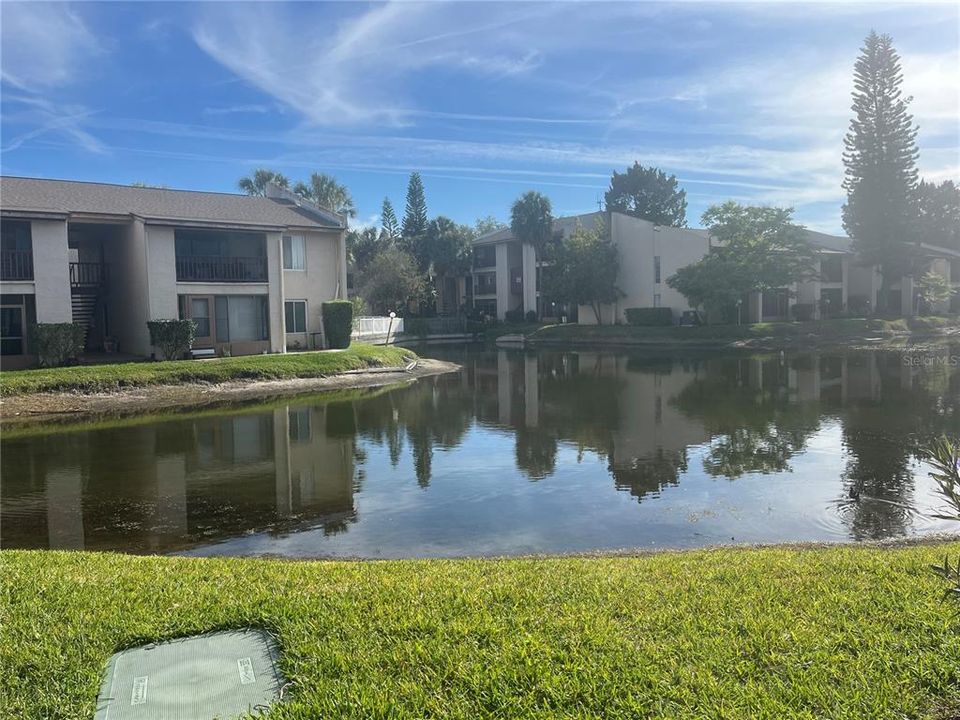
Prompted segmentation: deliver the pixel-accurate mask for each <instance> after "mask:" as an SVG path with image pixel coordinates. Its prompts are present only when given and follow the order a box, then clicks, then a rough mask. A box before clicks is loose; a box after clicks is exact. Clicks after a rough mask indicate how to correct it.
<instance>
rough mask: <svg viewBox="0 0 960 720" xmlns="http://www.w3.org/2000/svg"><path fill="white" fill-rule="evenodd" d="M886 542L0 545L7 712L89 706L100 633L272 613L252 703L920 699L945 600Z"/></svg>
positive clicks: (950, 659)
mask: <svg viewBox="0 0 960 720" xmlns="http://www.w3.org/2000/svg"><path fill="white" fill-rule="evenodd" d="M944 554H949V555H951V556H954V557H955V556H956V555H957V554H960V543H954V544H951V545H940V546H913V547H908V548H902V549H897V550H881V549H870V548H862V547H852V546H847V547H835V548H830V549H816V550H813V549H785V548H780V549H758V550H734V549H721V550H709V551H697V552H689V553H665V554H660V555H651V556H645V557H635V558H625V557H624V558H593V559H590V558H553V559H516V560H458V561H445V560H441V561H403V562H284V561H278V560H243V559H225V560H219V559H218V560H210V559H186V558H148V557H129V556H122V555H102V554H88V553H63V552H21V551H4V552H2V553H0V603H2V605H0V698H3V700H2V702H3V705H4V710H5V712H6V716H7V717H22V718H31V719H32V718H37V719H39V718H84V719H87V718H90V717H91V716H92V714H93V711H94V705H95V698H96V695H97V690H98V688H99V684H100V674H101V671H102V668H103V667H104V664H105V662H106V660H107V658H108V657H109V656H110V654H111V653H113V652H114V651H115V650H117V649H118V648H123V647H127V646H131V645H134V644H139V643H142V642H146V641H152V640H161V639H165V638H174V637H178V636H182V635H186V634H190V633H198V632H203V631H208V630H212V629H224V628H237V627H248V626H257V627H264V628H267V629H268V630H270V631H271V632H273V633H274V634H275V635H276V637H277V639H278V641H279V643H280V645H281V647H282V649H283V655H282V659H281V666H282V669H283V671H284V672H285V673H286V675H287V677H288V679H291V680H293V681H295V683H296V685H295V686H294V688H293V692H292V694H291V695H290V699H289V702H286V703H284V704H283V705H281V706H279V707H278V709H277V710H276V711H275V712H271V714H270V717H271V718H277V719H279V718H364V719H366V718H427V717H437V718H439V717H443V718H484V717H489V718H492V717H496V718H561V717H562V718H574V717H576V718H587V717H605V718H647V717H651V718H653V717H657V718H659V717H665V718H703V719H707V718H709V719H710V720H717V719H720V718H744V719H747V718H749V719H751V720H753V719H758V718H778V719H779V718H811V719H812V718H831V719H834V720H836V719H840V718H850V719H851V720H852V719H854V718H855V719H856V720H862V719H863V718H871V719H875V720H876V719H882V718H890V719H891V720H893V719H894V718H897V719H898V720H899V719H900V718H939V719H944V718H948V717H952V716H954V715H955V713H956V712H957V711H958V710H960V616H958V615H957V613H956V609H955V607H952V606H951V605H948V604H945V602H943V601H942V600H941V598H942V593H943V589H944V584H943V582H942V581H941V580H939V579H938V578H936V577H935V576H934V575H933V574H932V573H931V572H930V571H929V570H928V565H929V564H930V563H932V562H934V561H937V560H939V559H942V557H943V556H944Z"/></svg>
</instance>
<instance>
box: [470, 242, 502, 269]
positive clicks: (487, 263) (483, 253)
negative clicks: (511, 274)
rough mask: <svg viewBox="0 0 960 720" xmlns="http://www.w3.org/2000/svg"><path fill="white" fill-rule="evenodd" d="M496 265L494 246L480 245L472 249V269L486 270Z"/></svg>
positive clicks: (495, 249)
mask: <svg viewBox="0 0 960 720" xmlns="http://www.w3.org/2000/svg"><path fill="white" fill-rule="evenodd" d="M496 264H497V248H496V246H495V245H481V246H479V247H475V248H474V249H473V267H474V268H478V269H479V268H488V267H494V266H495V265H496Z"/></svg>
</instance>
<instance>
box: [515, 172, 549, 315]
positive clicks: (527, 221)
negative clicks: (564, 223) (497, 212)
mask: <svg viewBox="0 0 960 720" xmlns="http://www.w3.org/2000/svg"><path fill="white" fill-rule="evenodd" d="M510 230H511V231H512V232H513V236H514V237H515V238H516V239H517V240H519V241H520V242H521V243H528V244H530V245H532V246H533V252H534V263H535V265H536V267H537V268H538V269H539V267H540V258H541V257H543V253H544V250H545V249H546V247H547V243H549V242H550V240H551V239H552V238H553V210H552V208H551V206H550V198H548V197H547V196H546V195H543V194H541V193H538V192H536V191H534V190H530V191H529V192H525V193H524V194H523V195H521V196H520V197H519V198H517V200H516V201H514V203H513V207H511V208H510ZM528 309H532V308H528Z"/></svg>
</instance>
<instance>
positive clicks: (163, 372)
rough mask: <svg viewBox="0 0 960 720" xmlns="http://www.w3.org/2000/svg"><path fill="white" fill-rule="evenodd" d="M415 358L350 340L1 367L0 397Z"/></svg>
mask: <svg viewBox="0 0 960 720" xmlns="http://www.w3.org/2000/svg"><path fill="white" fill-rule="evenodd" d="M414 357H416V356H415V355H414V353H413V352H412V351H410V350H407V349H404V348H397V347H380V346H374V345H361V344H355V345H351V346H350V348H348V349H347V350H337V351H326V352H303V353H289V354H286V355H248V356H245V357H234V358H217V359H212V360H174V361H170V362H139V363H118V364H114V365H86V366H78V367H67V368H49V369H39V370H5V371H4V372H2V373H0V396H11V395H26V394H30V393H39V392H62V391H67V392H84V393H89V392H104V391H109V390H117V389H120V388H129V387H141V386H145V385H166V384H178V383H187V382H207V383H219V382H226V381H229V380H281V379H289V378H311V377H320V376H323V375H335V374H337V373H342V372H345V371H347V370H359V369H361V368H369V367H395V366H399V365H405V364H406V363H408V362H409V361H410V360H411V359H412V358H414Z"/></svg>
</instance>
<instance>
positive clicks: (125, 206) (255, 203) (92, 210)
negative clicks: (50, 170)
mask: <svg viewBox="0 0 960 720" xmlns="http://www.w3.org/2000/svg"><path fill="white" fill-rule="evenodd" d="M0 210H3V211H4V212H8V211H11V212H21V213H30V212H35V213H57V214H67V215H69V214H73V213H89V214H95V215H121V216H130V215H136V216H137V217H142V218H145V219H153V220H171V221H175V220H181V221H192V222H202V223H212V224H216V223H223V224H235V225H258V226H266V227H284V228H285V227H315V228H339V227H342V225H343V223H342V220H341V219H340V217H339V216H337V215H336V214H334V213H331V212H327V211H325V210H323V209H321V208H318V207H316V206H314V205H312V204H310V203H302V204H300V205H296V204H293V203H292V202H288V201H285V200H276V199H272V198H266V197H251V196H249V195H239V194H235V193H216V192H198V191H193V190H167V189H161V188H141V187H133V186H131V185H110V184H107V183H90V182H79V181H74V180H43V179H37V178H21V177H0Z"/></svg>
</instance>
